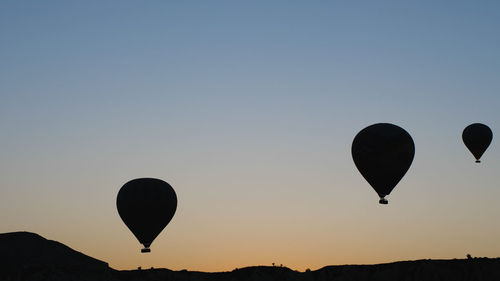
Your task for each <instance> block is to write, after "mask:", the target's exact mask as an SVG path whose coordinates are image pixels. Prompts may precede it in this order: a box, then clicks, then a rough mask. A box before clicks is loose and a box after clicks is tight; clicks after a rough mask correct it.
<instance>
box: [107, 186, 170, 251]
mask: <svg viewBox="0 0 500 281" xmlns="http://www.w3.org/2000/svg"><path fill="white" fill-rule="evenodd" d="M116 207H117V209H118V214H120V217H121V218H122V220H123V222H124V223H125V225H126V226H127V227H128V228H129V229H130V231H132V233H133V234H134V235H135V237H136V238H137V240H139V242H140V243H141V244H142V245H144V248H143V249H142V250H141V252H142V253H148V252H150V251H151V249H150V248H149V247H150V246H151V243H153V240H155V238H156V237H157V236H158V234H160V232H161V231H162V230H163V229H164V228H165V226H167V224H168V223H169V222H170V220H172V217H173V216H174V213H175V210H176V208H177V196H176V195H175V191H174V189H173V188H172V187H171V186H170V185H169V184H168V183H166V182H164V181H162V180H160V179H154V178H140V179H134V180H131V181H129V182H127V183H126V184H124V185H123V186H122V188H121V189H120V191H119V192H118V196H117V198H116Z"/></svg>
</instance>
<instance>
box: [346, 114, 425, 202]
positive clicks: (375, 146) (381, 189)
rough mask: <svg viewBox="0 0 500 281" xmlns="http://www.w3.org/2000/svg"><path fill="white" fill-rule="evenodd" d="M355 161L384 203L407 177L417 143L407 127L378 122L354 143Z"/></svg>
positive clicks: (352, 150) (358, 136)
mask: <svg viewBox="0 0 500 281" xmlns="http://www.w3.org/2000/svg"><path fill="white" fill-rule="evenodd" d="M351 153H352V159H353V160H354V164H355V165H356V167H357V168H358V170H359V172H360V173H361V175H363V177H364V178H365V179H366V181H368V183H369V184H370V185H371V186H372V187H373V189H375V191H376V192H377V194H378V195H379V197H380V200H379V203H380V204H387V203H388V201H387V199H385V196H387V195H389V194H390V193H391V191H392V190H393V189H394V187H395V186H396V185H397V184H398V183H399V181H400V180H401V179H402V178H403V176H404V175H405V174H406V172H407V171H408V169H409V168H410V165H411V163H412V161H413V157H414V155H415V144H414V143H413V139H412V138H411V136H410V134H408V132H406V131H405V130H404V129H403V128H401V127H398V126H396V125H393V124H389V123H378V124H374V125H371V126H368V127H366V128H364V129H363V130H361V131H360V132H359V133H358V134H357V135H356V137H354V140H353V142H352V147H351Z"/></svg>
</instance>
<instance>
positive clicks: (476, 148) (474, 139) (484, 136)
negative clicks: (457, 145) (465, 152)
mask: <svg viewBox="0 0 500 281" xmlns="http://www.w3.org/2000/svg"><path fill="white" fill-rule="evenodd" d="M492 139H493V132H492V131H491V129H490V128H489V127H488V126H486V125H484V124H481V123H474V124H470V125H469V126H467V127H466V128H465V129H464V131H463V132H462V140H463V141H464V144H465V146H467V148H468V149H469V150H470V152H472V155H474V157H475V158H476V163H481V161H480V160H479V159H480V158H481V156H483V153H484V152H485V151H486V149H487V148H488V146H489V145H490V143H491V140H492Z"/></svg>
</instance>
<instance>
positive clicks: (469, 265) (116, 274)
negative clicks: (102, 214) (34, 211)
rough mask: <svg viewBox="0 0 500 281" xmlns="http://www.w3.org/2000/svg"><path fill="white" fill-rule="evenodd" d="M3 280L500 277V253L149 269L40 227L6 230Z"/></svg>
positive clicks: (0, 241) (431, 280) (476, 280)
mask: <svg viewBox="0 0 500 281" xmlns="http://www.w3.org/2000/svg"><path fill="white" fill-rule="evenodd" d="M0 249H1V250H2V252H1V253H2V255H1V256H0V280H1V281H11V280H12V281H14V280H15V281H24V280H26V281H37V280H54V281H59V280H61V281H62V280H65V281H66V280H68V281H69V280H76V281H100V280H102V281H104V280H107V281H133V280H134V281H135V280H144V281H157V280H158V281H160V280H162V281H165V280H172V281H188V280H189V281H203V280H215V281H274V280H276V281H277V280H280V281H287V280H289V281H295V280H297V281H298V280H304V281H327V280H328V281H348V280H349V281H354V280H356V281H365V280H366V281H368V280H370V281H377V280H381V281H382V280H383V281H392V280H394V281H412V280H418V281H421V280H425V281H442V280H450V281H451V280H452V281H466V280H471V281H483V280H488V281H498V280H500V259H499V258H495V259H488V258H477V259H454V260H417V261H402V262H394V263H387V264H377V265H341V266H327V267H324V268H321V269H319V270H315V271H308V272H298V271H294V270H291V269H289V268H286V267H271V266H253V267H246V268H242V269H237V270H233V271H231V272H216V273H206V272H196V271H186V270H182V271H172V270H168V269H147V270H130V271H126V270H123V271H117V270H114V269H111V268H109V267H108V264H107V263H105V262H103V261H100V260H97V259H94V258H92V257H89V256H86V255H84V254H82V253H80V252H77V251H75V250H73V249H71V248H69V247H67V246H65V245H63V244H61V243H59V242H56V241H51V240H47V239H45V238H43V237H41V236H39V235H37V234H35V233H29V232H13V233H4V234H0Z"/></svg>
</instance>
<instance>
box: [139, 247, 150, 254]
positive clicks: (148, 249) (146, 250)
mask: <svg viewBox="0 0 500 281" xmlns="http://www.w3.org/2000/svg"><path fill="white" fill-rule="evenodd" d="M150 252H151V249H150V248H144V249H141V253H150Z"/></svg>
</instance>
